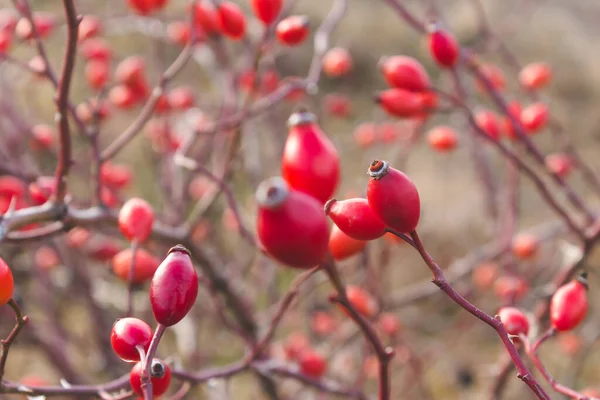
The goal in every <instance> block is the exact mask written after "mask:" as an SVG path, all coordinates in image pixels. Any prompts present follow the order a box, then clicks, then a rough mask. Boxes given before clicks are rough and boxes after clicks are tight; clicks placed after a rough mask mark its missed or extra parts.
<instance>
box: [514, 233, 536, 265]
mask: <svg viewBox="0 0 600 400" xmlns="http://www.w3.org/2000/svg"><path fill="white" fill-rule="evenodd" d="M539 247H540V243H539V240H538V238H537V237H536V236H534V235H532V234H529V233H521V234H519V235H517V236H516V237H515V238H514V240H513V243H512V252H513V254H514V255H515V257H517V258H518V259H521V260H527V259H529V258H531V257H533V256H534V255H535V254H536V253H537V251H538V249H539Z"/></svg>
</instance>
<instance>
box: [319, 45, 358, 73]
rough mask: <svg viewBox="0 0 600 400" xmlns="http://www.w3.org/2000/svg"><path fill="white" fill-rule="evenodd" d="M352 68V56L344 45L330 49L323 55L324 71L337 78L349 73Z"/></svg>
mask: <svg viewBox="0 0 600 400" xmlns="http://www.w3.org/2000/svg"><path fill="white" fill-rule="evenodd" d="M351 70H352V57H351V56H350V53H349V52H348V50H346V49H344V48H343V47H334V48H332V49H329V50H328V51H327V53H325V56H323V73H324V74H325V75H327V76H329V77H332V78H336V77H340V76H344V75H347V74H348V73H349V72H350V71H351Z"/></svg>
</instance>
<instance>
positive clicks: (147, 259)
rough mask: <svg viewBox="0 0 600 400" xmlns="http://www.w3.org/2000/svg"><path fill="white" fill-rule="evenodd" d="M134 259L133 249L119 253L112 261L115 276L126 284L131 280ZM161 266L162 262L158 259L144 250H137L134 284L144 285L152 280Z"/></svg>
mask: <svg viewBox="0 0 600 400" xmlns="http://www.w3.org/2000/svg"><path fill="white" fill-rule="evenodd" d="M132 257H133V252H132V251H131V249H125V250H122V251H120V252H118V253H117V254H116V255H115V256H114V257H113V260H112V269H113V272H114V274H115V275H116V276H117V277H119V279H121V280H122V281H124V282H127V281H128V280H129V271H130V270H131V261H132ZM159 265H160V260H159V259H158V258H156V257H154V256H153V255H152V254H150V253H148V251H146V250H144V249H137V250H136V252H135V266H134V270H133V279H132V283H142V282H145V281H147V280H149V279H151V278H152V277H153V276H154V273H155V272H156V269H157V268H158V266H159Z"/></svg>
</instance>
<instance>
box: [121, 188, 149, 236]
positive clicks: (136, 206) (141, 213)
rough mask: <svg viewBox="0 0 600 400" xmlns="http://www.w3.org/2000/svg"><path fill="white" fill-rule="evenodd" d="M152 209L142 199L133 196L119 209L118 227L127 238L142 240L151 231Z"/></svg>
mask: <svg viewBox="0 0 600 400" xmlns="http://www.w3.org/2000/svg"><path fill="white" fill-rule="evenodd" d="M153 223H154V210H152V206H151V205H150V204H149V203H148V202H147V201H146V200H144V199H140V198H139V197H133V198H131V199H129V200H127V201H126V202H125V204H123V206H122V207H121V210H120V211H119V229H120V230H121V233H122V234H123V236H125V237H126V238H127V239H128V240H130V241H133V240H137V241H138V242H143V241H144V240H146V239H147V238H148V236H150V233H151V232H152V224H153Z"/></svg>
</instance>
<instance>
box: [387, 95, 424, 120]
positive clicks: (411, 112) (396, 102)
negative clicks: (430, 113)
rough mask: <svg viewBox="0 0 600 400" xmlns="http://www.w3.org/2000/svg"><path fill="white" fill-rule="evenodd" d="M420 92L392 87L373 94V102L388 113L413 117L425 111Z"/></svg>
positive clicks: (401, 116) (402, 116)
mask: <svg viewBox="0 0 600 400" xmlns="http://www.w3.org/2000/svg"><path fill="white" fill-rule="evenodd" d="M423 100H424V99H423V96H422V94H421V93H415V92H410V91H408V90H405V89H399V88H392V89H387V90H382V91H381V92H379V93H376V94H375V102H376V103H377V104H379V105H380V106H381V108H383V109H384V110H385V111H386V112H387V113H388V114H390V115H393V116H395V117H400V118H413V117H416V116H418V115H420V114H421V113H422V112H423V111H425V106H424V103H423Z"/></svg>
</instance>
